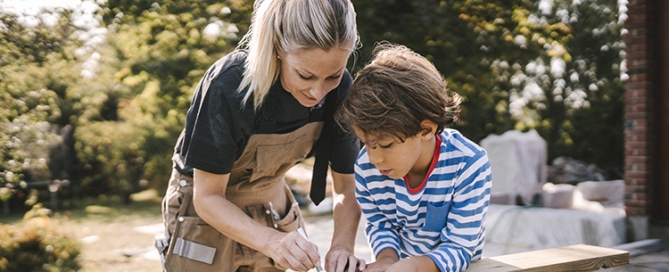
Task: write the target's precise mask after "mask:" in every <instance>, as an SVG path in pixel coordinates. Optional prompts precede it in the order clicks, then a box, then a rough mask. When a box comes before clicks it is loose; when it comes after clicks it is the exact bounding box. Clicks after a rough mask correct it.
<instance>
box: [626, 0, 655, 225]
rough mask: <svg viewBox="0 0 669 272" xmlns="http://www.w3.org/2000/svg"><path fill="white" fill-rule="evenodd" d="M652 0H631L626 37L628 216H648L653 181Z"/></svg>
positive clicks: (628, 5)
mask: <svg viewBox="0 0 669 272" xmlns="http://www.w3.org/2000/svg"><path fill="white" fill-rule="evenodd" d="M650 1H652V0H630V1H629V3H628V4H627V7H628V12H627V14H628V18H627V21H626V22H625V28H626V29H627V31H628V32H627V34H626V35H625V36H624V40H625V44H626V46H627V47H626V53H627V74H628V75H629V78H628V79H627V81H626V82H625V88H626V91H625V174H624V179H625V185H626V194H625V207H626V211H627V215H628V216H646V215H648V209H647V207H648V203H649V201H650V199H649V198H650V197H649V196H650V195H648V189H649V186H650V184H649V181H650V180H652V176H651V173H652V172H651V170H652V169H650V168H651V165H652V161H651V158H652V157H651V153H650V148H649V146H650V143H651V142H652V139H651V137H652V135H653V134H652V131H651V130H652V129H651V128H652V127H651V123H652V116H651V115H650V112H652V107H653V103H652V101H651V99H649V97H650V91H651V90H652V87H653V86H652V85H653V83H652V74H650V73H651V72H652V69H651V61H650V56H649V52H650V51H649V50H647V49H648V48H649V45H650V44H652V43H651V42H652V40H651V39H652V37H651V36H652V35H647V34H648V32H649V31H648V30H649V29H650V28H651V26H650V25H649V22H650V21H651V20H649V19H650V18H648V16H649V12H648V11H649V10H648V7H649V4H650Z"/></svg>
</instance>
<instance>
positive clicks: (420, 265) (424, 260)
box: [385, 256, 439, 272]
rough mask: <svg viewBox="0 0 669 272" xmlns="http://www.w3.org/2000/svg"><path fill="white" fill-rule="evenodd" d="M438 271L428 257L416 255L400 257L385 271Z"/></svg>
mask: <svg viewBox="0 0 669 272" xmlns="http://www.w3.org/2000/svg"><path fill="white" fill-rule="evenodd" d="M412 271H415V272H439V268H438V267H437V265H436V264H434V261H432V259H431V258H430V257H427V256H416V257H409V258H406V259H402V260H400V261H398V262H396V263H394V264H393V265H391V266H390V267H388V268H387V269H386V270H385V272H412Z"/></svg>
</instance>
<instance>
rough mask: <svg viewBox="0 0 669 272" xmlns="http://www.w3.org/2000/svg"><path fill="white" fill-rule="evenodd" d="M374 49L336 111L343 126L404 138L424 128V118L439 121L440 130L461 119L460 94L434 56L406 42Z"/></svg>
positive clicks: (436, 122)
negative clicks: (430, 58) (451, 88)
mask: <svg viewBox="0 0 669 272" xmlns="http://www.w3.org/2000/svg"><path fill="white" fill-rule="evenodd" d="M375 52H376V56H375V58H374V60H373V61H372V62H371V63H369V64H368V65H367V66H365V67H364V68H363V69H362V70H360V71H359V72H358V74H357V75H356V78H355V81H354V82H353V86H352V87H351V90H350V91H349V94H348V96H347V97H346V98H345V99H344V101H343V102H342V105H341V107H340V108H339V109H338V110H337V114H336V120H337V122H338V123H339V124H340V125H341V126H342V127H343V128H345V129H350V127H348V126H353V127H355V128H357V129H359V130H360V131H361V132H362V133H363V134H365V135H366V137H370V136H371V137H372V138H377V139H379V138H384V137H387V136H391V137H395V138H398V139H401V140H402V141H403V140H404V139H406V138H407V137H412V136H414V135H416V134H418V133H419V132H420V131H422V127H421V125H420V124H421V122H422V121H423V120H430V121H432V122H434V123H435V124H437V130H436V133H441V131H443V129H444V128H445V127H446V126H449V125H451V124H452V123H453V122H455V121H456V120H457V116H458V113H459V105H460V98H459V96H458V95H457V94H455V93H450V92H449V90H448V88H447V87H446V82H445V81H444V78H443V76H442V75H441V74H440V73H439V71H438V70H437V69H436V68H435V67H434V65H433V64H432V63H431V62H430V61H428V60H427V59H425V58H424V57H423V56H421V55H419V54H417V53H415V52H413V51H411V49H409V48H407V47H405V46H401V45H394V44H381V45H378V46H377V48H376V49H375Z"/></svg>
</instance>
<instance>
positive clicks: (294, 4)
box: [238, 0, 359, 110]
mask: <svg viewBox="0 0 669 272" xmlns="http://www.w3.org/2000/svg"><path fill="white" fill-rule="evenodd" d="M358 44H359V38H358V32H357V28H356V23H355V11H354V9H353V4H352V3H351V1H350V0H257V1H256V3H255V4H254V11H253V19H252V23H251V26H250V27H249V31H248V33H246V35H244V37H243V38H242V40H241V41H240V44H239V46H238V47H239V48H240V49H247V50H248V56H247V57H246V62H245V63H244V68H245V72H244V78H243V79H242V82H241V84H240V86H239V89H238V91H240V92H242V91H243V90H244V89H245V88H247V87H248V92H247V93H246V94H245V96H244V100H243V102H242V103H244V104H246V102H247V101H248V99H249V98H250V97H251V96H253V102H254V106H253V108H254V110H257V109H258V108H260V106H261V105H262V103H263V100H264V99H265V97H266V96H267V94H268V93H269V89H270V87H271V86H272V84H274V82H275V81H276V80H277V79H278V77H279V73H280V70H281V66H280V63H279V60H278V53H279V52H286V53H291V54H292V53H297V52H298V51H299V50H303V49H316V48H319V49H322V50H325V51H329V50H330V49H332V48H335V47H338V48H341V49H344V50H350V51H351V52H353V51H354V50H355V49H356V48H357V46H358Z"/></svg>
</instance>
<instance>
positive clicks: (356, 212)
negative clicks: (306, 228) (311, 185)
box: [325, 171, 365, 272]
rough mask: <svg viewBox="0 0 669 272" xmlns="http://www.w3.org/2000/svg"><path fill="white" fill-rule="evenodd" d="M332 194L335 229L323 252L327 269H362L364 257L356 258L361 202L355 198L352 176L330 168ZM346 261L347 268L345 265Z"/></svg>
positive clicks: (338, 271) (352, 271) (363, 267)
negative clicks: (326, 251) (326, 250)
mask: <svg viewBox="0 0 669 272" xmlns="http://www.w3.org/2000/svg"><path fill="white" fill-rule="evenodd" d="M331 173H332V180H333V192H332V194H333V198H334V208H333V217H334V233H333V235H332V243H331V245H330V251H329V252H328V254H327V256H326V258H325V259H326V267H325V268H326V270H327V271H333V272H341V271H350V272H354V271H356V268H358V269H359V270H363V269H365V261H364V260H362V259H358V258H356V257H355V256H354V255H353V254H354V250H355V238H356V234H357V231H358V224H359V223H360V214H361V212H360V205H358V201H357V200H356V199H355V177H354V175H353V174H340V173H337V172H334V171H332V172H331ZM347 265H348V269H347V270H344V268H345V267H346V266H347Z"/></svg>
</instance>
